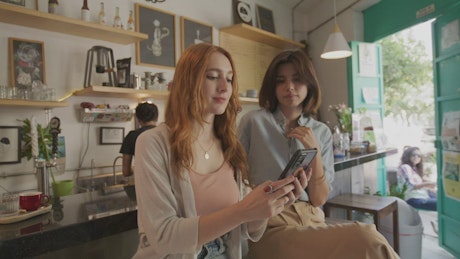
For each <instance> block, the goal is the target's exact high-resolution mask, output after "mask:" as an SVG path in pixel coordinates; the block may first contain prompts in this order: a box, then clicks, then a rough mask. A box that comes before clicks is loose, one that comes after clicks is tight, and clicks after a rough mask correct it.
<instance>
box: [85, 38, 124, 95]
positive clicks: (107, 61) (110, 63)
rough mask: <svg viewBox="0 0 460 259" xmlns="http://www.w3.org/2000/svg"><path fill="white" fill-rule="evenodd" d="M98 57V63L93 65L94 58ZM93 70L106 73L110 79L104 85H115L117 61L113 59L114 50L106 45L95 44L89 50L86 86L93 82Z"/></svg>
mask: <svg viewBox="0 0 460 259" xmlns="http://www.w3.org/2000/svg"><path fill="white" fill-rule="evenodd" d="M94 58H96V65H95V67H93V60H94ZM93 70H95V71H96V73H98V74H104V73H106V74H107V76H108V81H107V82H104V83H103V85H106V86H115V84H116V82H117V79H116V73H115V61H114V59H113V51H112V49H110V48H107V47H104V46H94V47H92V48H91V49H89V50H88V53H87V55H86V69H85V82H84V87H89V86H91V85H92V83H91V74H92V72H93Z"/></svg>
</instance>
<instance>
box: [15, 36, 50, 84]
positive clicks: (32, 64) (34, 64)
mask: <svg viewBox="0 0 460 259" xmlns="http://www.w3.org/2000/svg"><path fill="white" fill-rule="evenodd" d="M43 45H44V44H43V41H34V40H25V39H17V38H9V64H10V78H11V85H12V86H13V87H31V86H32V82H33V81H36V80H38V81H41V82H43V83H46V80H45V50H44V47H43Z"/></svg>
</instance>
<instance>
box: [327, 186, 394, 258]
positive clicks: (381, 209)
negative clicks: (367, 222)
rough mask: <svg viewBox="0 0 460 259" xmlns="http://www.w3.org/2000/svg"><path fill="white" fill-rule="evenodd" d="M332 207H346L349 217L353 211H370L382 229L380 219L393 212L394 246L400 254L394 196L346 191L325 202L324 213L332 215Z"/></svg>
mask: <svg viewBox="0 0 460 259" xmlns="http://www.w3.org/2000/svg"><path fill="white" fill-rule="evenodd" d="M332 208H341V209H345V210H346V212H347V219H348V220H351V219H352V211H353V210H355V211H359V212H368V213H371V214H372V215H373V216H374V224H375V226H376V228H377V230H378V231H380V220H381V219H382V218H383V217H385V216H386V215H388V214H390V213H392V214H393V246H394V247H393V248H394V249H395V251H396V253H398V254H399V222H398V221H399V220H398V218H399V217H398V202H397V200H396V199H395V198H394V197H381V196H372V195H362V194H354V193H346V194H342V195H339V196H336V197H334V198H332V199H330V200H328V201H327V202H326V204H324V214H325V216H326V217H330V214H331V209H332Z"/></svg>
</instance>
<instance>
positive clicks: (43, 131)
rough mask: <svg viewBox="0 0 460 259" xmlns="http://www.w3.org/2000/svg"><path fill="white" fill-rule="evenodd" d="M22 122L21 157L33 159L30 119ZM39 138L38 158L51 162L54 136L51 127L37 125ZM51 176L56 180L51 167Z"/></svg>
mask: <svg viewBox="0 0 460 259" xmlns="http://www.w3.org/2000/svg"><path fill="white" fill-rule="evenodd" d="M19 121H21V122H22V127H21V133H22V134H21V135H22V147H21V157H26V158H27V160H30V159H32V158H33V156H32V136H31V122H30V120H29V119H24V120H19ZM37 136H38V158H41V159H44V160H45V161H46V162H50V161H51V159H52V158H51V152H52V151H51V145H52V141H53V140H52V139H53V136H52V135H51V133H50V125H49V124H48V125H47V126H46V127H43V126H42V125H41V124H39V123H37ZM49 169H50V175H51V178H52V180H53V182H55V180H54V175H53V168H52V167H50V168H49Z"/></svg>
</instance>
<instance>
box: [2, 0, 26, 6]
mask: <svg viewBox="0 0 460 259" xmlns="http://www.w3.org/2000/svg"><path fill="white" fill-rule="evenodd" d="M0 2H4V3H9V4H15V5H20V6H26V0H0Z"/></svg>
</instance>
